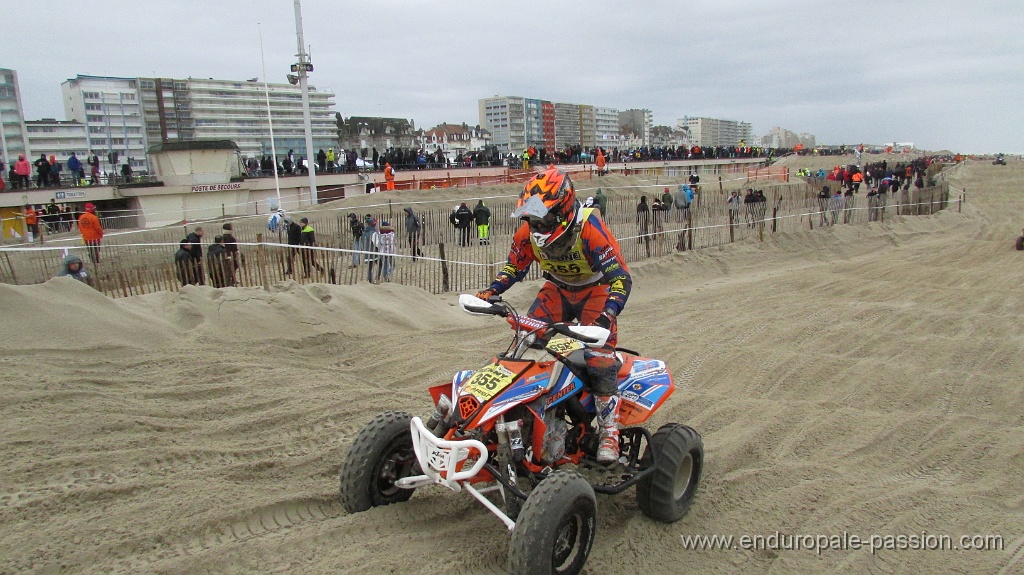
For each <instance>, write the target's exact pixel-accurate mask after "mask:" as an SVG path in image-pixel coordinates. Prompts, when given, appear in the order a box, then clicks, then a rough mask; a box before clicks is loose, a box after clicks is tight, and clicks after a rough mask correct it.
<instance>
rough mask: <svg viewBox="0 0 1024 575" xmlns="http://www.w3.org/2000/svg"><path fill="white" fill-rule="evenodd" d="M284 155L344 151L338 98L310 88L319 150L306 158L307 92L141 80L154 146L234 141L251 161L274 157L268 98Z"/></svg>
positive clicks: (243, 83)
mask: <svg viewBox="0 0 1024 575" xmlns="http://www.w3.org/2000/svg"><path fill="white" fill-rule="evenodd" d="M268 92H269V96H270V112H271V114H272V116H271V117H272V119H273V123H274V145H275V147H276V148H277V154H278V156H279V157H280V156H283V155H284V154H286V153H287V152H288V150H289V149H291V150H293V151H294V153H295V157H296V158H298V157H316V153H317V151H318V150H320V149H323V150H326V149H327V148H331V147H333V148H335V149H337V148H338V124H337V120H336V118H335V113H334V93H333V92H331V91H330V90H326V91H320V90H317V89H316V88H315V87H313V86H309V112H310V125H311V127H312V132H313V148H314V149H313V150H312V151H310V152H309V153H308V154H307V153H306V140H305V127H304V125H303V120H302V92H301V90H300V89H299V87H298V86H292V85H291V84H268V85H267V90H266V92H265V91H264V88H263V82H259V81H256V79H255V78H254V79H252V80H214V79H212V78H210V79H203V78H187V79H172V78H139V93H140V95H141V98H142V103H143V113H144V116H145V120H146V130H147V134H148V139H149V141H150V142H151V143H153V144H158V143H161V142H172V141H179V140H231V141H233V142H234V143H235V144H236V145H237V146H238V149H239V152H240V153H241V155H243V156H246V157H259V156H262V155H270V153H271V146H270V123H269V122H268V121H267V93H268Z"/></svg>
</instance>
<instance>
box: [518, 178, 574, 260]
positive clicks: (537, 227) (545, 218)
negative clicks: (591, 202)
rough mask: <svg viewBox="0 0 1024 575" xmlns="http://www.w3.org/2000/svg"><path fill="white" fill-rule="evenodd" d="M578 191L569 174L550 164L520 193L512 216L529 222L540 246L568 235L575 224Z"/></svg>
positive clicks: (553, 242) (533, 235)
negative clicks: (574, 187) (573, 185)
mask: <svg viewBox="0 0 1024 575" xmlns="http://www.w3.org/2000/svg"><path fill="white" fill-rule="evenodd" d="M576 209H577V206H576V191H575V190H574V189H573V187H572V180H570V179H569V176H568V174H566V173H565V172H563V171H561V170H558V169H556V168H555V167H554V166H548V169H546V170H544V171H543V172H541V173H539V174H537V175H536V176H534V177H533V178H532V179H531V180H530V181H529V182H526V186H525V187H524V188H523V193H521V194H519V201H518V202H517V203H516V209H515V211H513V212H512V217H513V218H519V219H521V220H524V221H526V222H528V223H529V224H530V236H531V237H532V238H533V241H534V242H535V243H536V244H537V246H538V247H541V248H543V247H548V246H551V245H553V244H555V243H557V242H558V240H560V239H566V238H567V237H568V236H569V235H571V234H570V233H569V232H570V230H572V228H573V226H575V224H576Z"/></svg>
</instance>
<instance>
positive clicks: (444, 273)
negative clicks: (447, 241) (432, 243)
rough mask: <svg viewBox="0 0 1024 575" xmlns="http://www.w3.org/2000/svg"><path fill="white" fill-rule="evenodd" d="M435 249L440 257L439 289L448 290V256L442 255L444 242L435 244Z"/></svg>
mask: <svg viewBox="0 0 1024 575" xmlns="http://www.w3.org/2000/svg"><path fill="white" fill-rule="evenodd" d="M437 251H438V253H439V254H440V258H441V291H445V292H446V291H448V289H449V287H450V286H451V284H450V281H449V278H448V258H446V257H445V255H444V242H441V243H439V244H437Z"/></svg>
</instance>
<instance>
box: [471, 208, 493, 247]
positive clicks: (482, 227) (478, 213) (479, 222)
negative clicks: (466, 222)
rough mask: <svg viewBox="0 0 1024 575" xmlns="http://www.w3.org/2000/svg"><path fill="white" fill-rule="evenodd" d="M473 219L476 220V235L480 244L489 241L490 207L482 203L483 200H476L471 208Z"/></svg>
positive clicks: (488, 242)
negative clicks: (474, 205)
mask: <svg viewBox="0 0 1024 575" xmlns="http://www.w3.org/2000/svg"><path fill="white" fill-rule="evenodd" d="M473 220H474V221H475V222H476V235H477V238H478V241H479V243H480V244H481V245H483V244H490V243H491V233H490V228H491V209H490V208H488V207H487V206H485V205H484V201H483V200H477V203H476V207H475V208H473Z"/></svg>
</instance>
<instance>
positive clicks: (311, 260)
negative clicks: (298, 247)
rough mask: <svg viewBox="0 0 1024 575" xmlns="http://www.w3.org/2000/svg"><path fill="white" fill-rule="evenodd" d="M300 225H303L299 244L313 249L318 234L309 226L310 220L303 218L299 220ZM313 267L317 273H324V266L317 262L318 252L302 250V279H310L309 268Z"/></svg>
mask: <svg viewBox="0 0 1024 575" xmlns="http://www.w3.org/2000/svg"><path fill="white" fill-rule="evenodd" d="M299 224H301V225H302V231H301V235H300V236H299V243H300V244H302V245H303V246H306V247H307V248H312V247H313V246H315V245H316V232H315V231H313V226H311V225H309V219H308V218H302V219H301V220H299ZM310 266H313V267H315V268H316V271H318V272H321V273H322V272H323V271H324V266H322V265H320V262H318V261H317V260H316V250H313V249H303V250H302V277H307V278H308V277H309V267H310Z"/></svg>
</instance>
